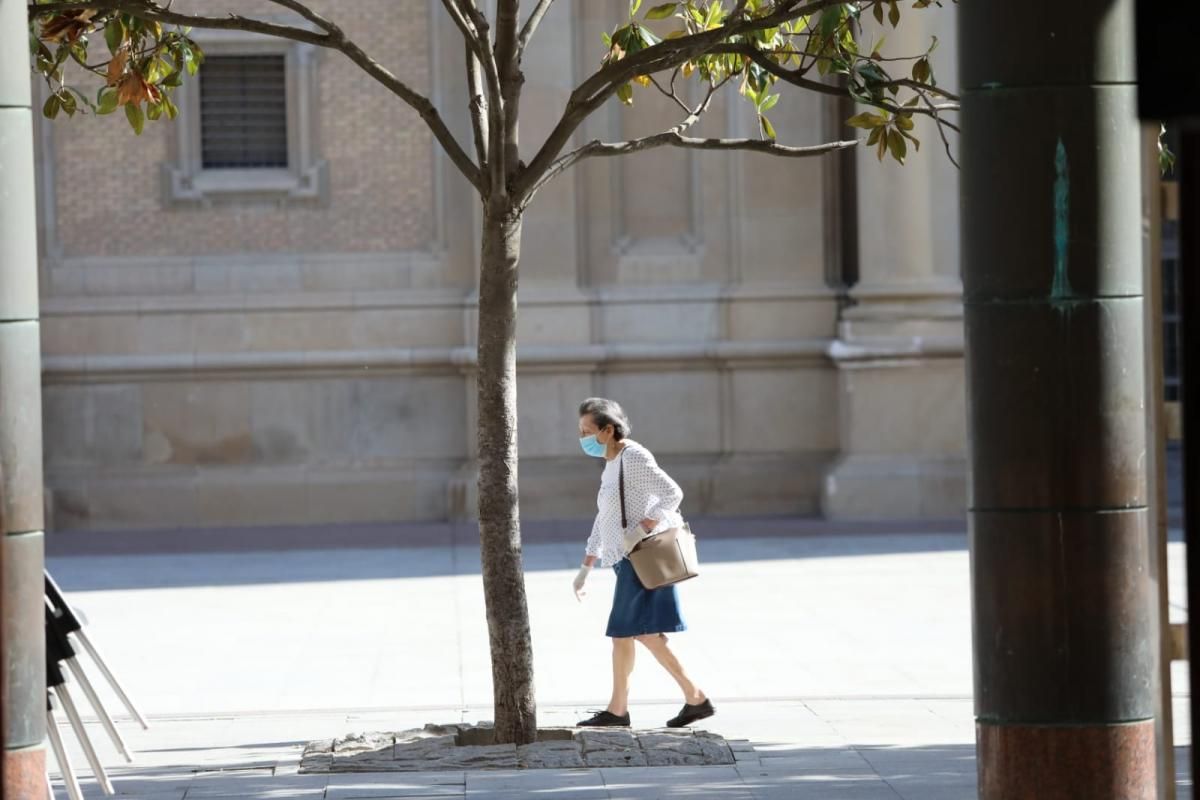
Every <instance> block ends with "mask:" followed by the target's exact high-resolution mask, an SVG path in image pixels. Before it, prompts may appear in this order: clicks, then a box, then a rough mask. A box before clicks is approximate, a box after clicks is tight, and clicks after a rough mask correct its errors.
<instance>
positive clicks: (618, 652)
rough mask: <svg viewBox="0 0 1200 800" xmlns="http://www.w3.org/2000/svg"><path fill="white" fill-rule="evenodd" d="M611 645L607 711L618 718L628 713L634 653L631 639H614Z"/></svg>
mask: <svg viewBox="0 0 1200 800" xmlns="http://www.w3.org/2000/svg"><path fill="white" fill-rule="evenodd" d="M612 643H613V656H612V665H613V691H612V700H611V701H609V703H608V710H609V712H611V713H613V714H616V715H617V716H618V717H623V716H625V714H627V713H629V676H630V675H632V674H633V660H634V656H635V655H636V651H635V649H634V646H633V639H617V638H614V639H613V640H612Z"/></svg>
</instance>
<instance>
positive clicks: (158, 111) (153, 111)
mask: <svg viewBox="0 0 1200 800" xmlns="http://www.w3.org/2000/svg"><path fill="white" fill-rule="evenodd" d="M126 108H128V106H126ZM162 114H163V107H162V103H147V104H146V116H147V117H148V118H149V119H150V120H151V121H153V120H156V119H158V118H159V117H161V116H162Z"/></svg>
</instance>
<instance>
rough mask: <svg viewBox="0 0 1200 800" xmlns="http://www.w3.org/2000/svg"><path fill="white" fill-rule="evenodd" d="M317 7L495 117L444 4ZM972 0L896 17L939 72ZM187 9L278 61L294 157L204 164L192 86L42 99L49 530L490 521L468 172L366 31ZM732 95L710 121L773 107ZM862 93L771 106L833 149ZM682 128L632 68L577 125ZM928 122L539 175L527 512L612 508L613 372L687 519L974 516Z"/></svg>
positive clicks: (531, 122) (572, 21) (539, 92)
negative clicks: (54, 108)
mask: <svg viewBox="0 0 1200 800" xmlns="http://www.w3.org/2000/svg"><path fill="white" fill-rule="evenodd" d="M313 5H314V7H315V8H317V9H318V10H320V11H323V12H327V13H328V14H329V15H331V17H333V18H335V19H337V20H338V22H339V23H340V24H341V25H342V26H343V28H345V29H346V31H347V33H348V34H349V35H351V36H352V37H355V38H357V39H358V41H359V42H360V43H361V44H362V45H363V47H364V49H366V50H367V51H368V52H369V53H370V54H371V55H373V56H374V57H375V58H376V59H377V60H378V61H380V62H381V63H382V64H384V65H385V66H386V67H388V68H389V69H390V70H392V71H393V72H394V73H395V74H396V75H398V76H400V77H401V78H403V79H404V80H406V81H408V82H409V83H410V84H412V85H414V86H415V87H417V88H419V89H420V90H421V91H422V92H427V93H428V94H429V95H430V96H431V97H432V98H433V99H434V101H435V102H436V103H437V105H438V106H439V107H440V108H441V109H442V113H443V114H444V115H445V116H446V117H447V118H448V119H449V121H450V123H451V125H452V127H453V129H454V130H455V132H456V133H457V135H458V137H459V140H460V141H462V142H469V133H468V123H467V118H466V106H467V101H466V92H465V81H464V80H463V77H462V71H463V69H462V61H463V59H462V44H461V40H460V39H459V36H458V33H457V31H456V30H454V28H453V26H452V24H451V23H450V22H449V20H448V19H447V18H446V17H445V16H444V12H443V11H442V9H441V6H440V4H439V3H437V2H431V0H393V1H392V2H384V0H361V1H360V2H357V3H353V4H349V5H345V4H334V3H332V2H329V1H328V0H320V1H319V2H315V3H314V4H313ZM624 5H625V4H624V3H623V2H609V1H608V0H604V1H603V2H601V1H599V0H598V1H597V2H594V3H593V2H588V3H582V2H573V3H572V2H564V3H559V4H557V5H556V6H555V8H554V10H553V12H552V14H551V15H550V16H549V18H548V19H547V21H546V22H545V23H544V26H543V28H542V30H541V33H540V35H539V37H538V39H537V41H536V43H535V45H534V46H533V47H532V48H531V52H530V53H529V54H528V55H527V58H526V73H527V76H528V81H527V84H526V89H525V96H524V101H523V104H522V112H523V128H522V140H523V142H525V143H527V144H526V147H531V146H532V144H531V143H534V142H536V141H538V140H539V139H540V137H541V136H543V135H544V134H545V133H546V132H547V131H548V130H549V128H550V126H551V125H552V124H553V122H554V120H555V118H556V115H557V112H558V111H560V110H561V108H562V106H563V103H564V102H565V99H566V96H567V94H568V93H569V92H570V89H571V87H572V86H573V85H574V84H575V83H577V82H578V81H579V80H581V79H582V78H583V77H584V76H585V75H586V74H588V73H590V71H592V70H594V69H595V68H596V66H597V65H598V62H599V59H600V57H601V55H602V45H601V43H600V32H601V30H608V29H611V27H612V24H613V22H614V21H616V20H617V19H618V18H619V15H620V13H621V9H622V8H624ZM278 10H279V9H278V6H274V5H272V4H267V3H261V2H260V3H257V4H250V5H249V7H248V8H246V9H245V13H258V14H259V15H260V16H272V15H277V14H278ZM951 13H952V12H946V13H941V14H937V15H934V14H925V15H913V20H914V22H916V21H917V17H918V16H920V17H921V18H922V20H924V21H923V22H919V23H918V24H914V25H913V26H910V27H909V28H908V30H907V31H905V32H904V36H905V37H906V39H907V44H909V45H912V46H914V47H915V48H916V49H921V50H923V49H924V47H925V43H926V42H927V41H928V36H929V35H930V34H931V33H938V34H940V38H941V40H942V42H943V44H942V47H941V48H940V49H939V50H938V52H937V54H936V58H937V59H939V60H940V65H941V66H940V69H941V74H942V75H944V76H947V78H946V79H948V76H949V75H950V70H951V66H952V65H953V63H954V53H953V35H952V32H953V20H952V18H951ZM289 21H290V20H289ZM922 25H924V26H926V27H924V28H922ZM930 25H934V26H937V29H936V30H935V29H933V28H930V27H928V26H930ZM194 35H195V36H196V38H197V39H198V40H199V41H200V42H201V43H202V44H203V45H204V46H205V47H206V49H207V51H208V52H209V54H210V56H213V57H219V56H222V55H224V56H229V57H233V58H234V59H235V60H236V58H237V57H242V56H250V55H258V56H267V57H273V58H276V59H281V61H276V62H273V63H282V64H283V68H284V70H285V72H284V73H281V74H284V75H285V77H283V78H281V79H280V80H281V81H282V83H281V84H280V85H279V87H278V92H282V93H283V94H284V96H286V126H287V130H286V142H283V141H282V140H281V141H280V142H279V143H277V144H279V146H280V147H286V152H287V158H286V166H285V167H282V168H278V167H276V168H272V169H270V170H258V171H256V170H254V169H234V170H220V169H214V168H209V167H207V166H205V164H206V163H207V162H206V161H205V159H206V158H207V157H208V156H207V155H206V154H207V151H206V150H205V148H206V147H208V144H207V139H206V137H211V136H213V135H215V134H213V133H212V131H213V130H214V128H213V127H212V126H213V125H214V124H215V123H214V122H213V119H208V120H207V122H206V120H205V119H204V115H205V114H206V113H209V111H207V110H206V109H208V108H210V107H209V106H207V105H205V104H206V103H207V102H209V101H208V100H206V99H205V97H204V96H202V95H201V90H200V89H199V88H198V87H197V86H196V85H194V84H193V85H192V86H189V87H186V88H185V89H184V90H181V92H180V96H179V104H180V107H181V109H182V113H181V115H180V117H179V118H178V119H177V120H175V121H173V122H170V123H166V122H159V123H149V124H148V125H147V128H146V132H145V133H144V134H143V135H142V136H140V137H137V136H134V135H133V134H132V132H131V131H130V130H129V128H128V126H127V124H126V122H125V120H124V119H123V118H122V117H121V115H113V116H109V117H100V118H85V119H79V118H76V119H74V120H68V119H59V120H56V121H54V122H48V121H46V120H40V121H39V123H38V127H39V129H38V131H37V144H38V151H39V152H38V167H39V176H38V177H39V190H40V195H39V204H40V207H39V219H40V226H41V227H40V234H41V244H42V259H41V264H40V269H41V290H42V304H43V305H42V308H43V332H44V333H43V336H44V338H43V353H44V355H43V358H44V425H45V448H46V453H45V470H46V481H47V485H48V489H49V492H48V498H49V499H48V504H49V506H50V512H51V516H50V519H51V525H52V527H53V528H57V529H63V530H65V529H108V528H117V527H119V528H129V527H174V526H220V525H243V524H303V523H329V522H353V521H389V520H428V519H433V520H437V519H455V518H468V517H470V516H471V515H472V512H473V509H474V502H475V501H474V491H475V488H474V476H475V471H476V462H475V460H474V430H475V425H476V420H475V414H474V410H473V398H474V385H473V381H474V376H473V371H472V354H473V350H474V336H475V333H474V318H475V310H474V309H475V293H474V286H475V275H476V270H477V260H476V251H477V243H478V234H477V229H478V210H477V205H476V203H475V201H474V198H473V195H472V194H471V193H470V190H469V187H468V186H467V184H466V183H465V181H463V180H462V179H461V178H460V177H459V176H458V175H457V173H456V172H455V171H454V168H453V167H452V165H450V164H449V163H448V161H447V159H446V158H445V157H444V156H442V155H441V154H440V153H439V151H438V149H437V148H436V146H435V143H434V142H433V140H432V137H431V136H430V135H429V134H428V133H427V132H426V130H425V129H424V127H423V125H422V123H421V122H420V120H419V119H418V118H417V116H416V114H415V113H413V112H412V111H410V110H409V109H408V108H407V107H406V106H404V105H403V104H402V103H401V102H400V101H399V100H397V99H395V98H393V97H392V96H391V95H390V94H389V93H388V92H387V90H385V89H384V88H382V87H381V86H378V85H376V84H374V83H373V82H372V81H371V80H370V79H369V78H367V77H365V76H364V75H363V74H362V73H361V72H360V71H359V70H358V68H357V67H356V66H354V65H353V64H351V63H350V62H349V61H348V60H347V59H345V58H343V57H341V56H340V55H339V54H336V53H327V52H319V51H317V50H316V49H313V48H308V47H305V46H300V45H289V44H284V45H280V44H278V43H264V42H262V41H259V40H255V39H254V38H253V37H245V36H238V35H228V34H212V33H208V34H206V33H205V32H203V31H195V33H194ZM889 42H890V44H889V46H890V47H894V48H903V47H905V45H906V42H904V41H901V40H900V37H899V35H898V34H893V35H892V36H891V37H889ZM268 60H269V59H268ZM229 63H230V64H233V63H234V62H232V61H231V62H229ZM203 75H204V72H203V69H202V71H201V79H203ZM944 80H945V79H944ZM726 99H727V100H728V102H719V103H717V104H716V105H715V106H714V108H713V110H712V111H711V112H710V115H709V118H708V119H706V120H705V121H704V122H703V123H702V132H703V133H705V134H707V135H720V134H727V135H753V133H754V129H753V127H754V126H753V118H752V116H750V115H749V114H748V108H746V107H744V103H741V102H735V100H737V98H735V97H733V96H732V93H730V96H729V97H728V98H726ZM276 100H278V98H276ZM851 113H852V112H851ZM847 115H848V114H847V109H846V107H845V106H844V105H839V103H838V101H836V100H831V99H830V98H825V97H817V96H809V95H806V94H802V93H795V92H789V91H787V90H785V91H784V97H783V100H782V101H781V102H780V104H779V106H778V107H777V108H776V110H775V111H773V112H772V120H773V122H774V123H775V126H776V128H777V129H778V130H779V131H780V137H781V140H783V141H786V142H788V143H796V144H810V143H817V142H820V141H825V140H827V139H829V138H830V137H841V138H845V137H847V136H848V135H850V134H851V131H850V129H847V128H844V127H842V125H841V121H842V120H843V119H844V118H845V117H846V116H847ZM676 121H677V109H676V108H674V107H672V106H671V105H670V104H668V103H667V102H665V101H662V100H661V98H656V97H654V96H653V95H652V94H650V93H649V92H647V91H645V90H639V91H638V94H637V100H636V103H635V105H634V107H633V108H632V109H624V108H622V107H619V106H617V105H616V104H612V105H610V106H609V107H606V108H604V109H602V111H601V112H600V113H599V114H597V115H596V116H595V117H594V118H593V119H592V120H590V121H589V123H588V124H587V126H586V129H585V130H584V131H582V132H581V134H580V135H581V138H594V137H598V138H602V139H617V138H627V137H629V136H632V135H639V134H641V133H644V132H649V131H650V130H652V129H657V128H661V127H663V126H664V125H669V124H673V123H674V122H676ZM204 124H209V126H210V127H208V128H205V127H204ZM219 127H220V126H217V129H219ZM923 138H924V139H925V140H926V146H925V147H923V148H922V149H921V151H920V153H918V154H914V155H913V156H912V157H911V158H910V161H909V163H908V164H907V165H906V166H904V167H899V166H897V165H895V164H891V163H884V164H879V163H877V162H876V161H875V158H874V156H873V155H871V154H866V153H858V154H853V153H852V154H849V155H847V156H845V157H843V158H840V159H839V158H837V157H829V158H823V159H806V160H786V161H785V160H777V159H773V158H771V157H769V156H763V155H751V154H716V153H696V152H693V151H679V150H657V151H653V152H649V153H643V154H638V155H636V156H633V157H628V158H624V159H605V160H600V159H596V160H592V161H588V162H584V164H582V165H581V166H580V167H578V168H576V169H575V170H574V171H572V172H568V173H566V174H564V175H563V176H561V177H559V178H558V179H557V180H556V181H555V182H554V183H553V184H551V185H550V186H549V187H547V188H546V189H545V190H544V191H543V193H542V194H541V195H539V197H538V199H537V200H536V202H535V204H534V207H533V208H532V210H531V212H530V214H529V216H528V218H527V224H526V226H525V238H524V246H523V263H522V275H521V288H520V303H521V310H520V323H519V324H520V332H519V350H518V358H519V363H520V367H519V370H520V379H519V390H518V391H519V402H520V420H519V425H520V449H521V475H520V480H521V493H522V494H521V504H522V505H521V509H522V514H523V515H524V516H525V517H526V518H568V517H581V516H587V515H588V514H589V513H590V512H589V509H590V508H592V503H593V502H594V497H595V487H596V480H597V469H596V468H597V465H596V464H594V463H591V461H590V459H587V458H585V457H584V456H583V455H582V454H581V453H580V452H579V447H578V444H577V442H576V437H577V433H576V418H575V411H576V407H577V404H578V402H579V400H580V399H582V398H584V397H587V396H590V395H607V396H611V397H614V398H617V399H619V400H620V401H621V402H622V403H623V404H625V406H626V407H627V409H628V410H629V412H630V415H631V417H632V420H633V426H634V435H635V437H636V438H638V439H639V440H641V441H643V442H644V443H646V444H647V445H648V446H650V447H651V448H652V449H653V450H654V451H655V452H656V453H657V454H658V455H659V458H660V461H661V462H662V463H663V464H664V465H665V466H666V467H667V468H668V469H669V470H670V471H671V472H672V473H673V474H674V475H675V476H676V477H677V478H678V479H679V480H680V483H681V484H682V485H683V487H684V490H685V492H686V495H687V497H686V499H685V505H684V510H685V512H687V513H690V514H694V515H695V514H753V515H765V514H781V513H786V514H824V515H827V516H829V517H834V518H850V517H858V518H862V517H890V518H895V517H909V518H916V517H949V516H955V515H958V514H960V513H961V512H962V510H963V508H964V505H965V494H964V492H965V488H964V487H965V475H964V471H965V458H964V438H965V433H964V421H963V368H962V315H961V302H960V294H961V284H960V281H959V278H958V260H957V228H958V220H957V208H958V201H957V187H956V184H955V180H956V179H955V176H954V168H953V166H952V165H951V164H950V163H949V162H948V161H947V159H946V158H945V154H944V153H943V152H942V151H941V149H940V143H939V142H938V141H937V136H936V133H935V132H934V131H933V130H932V129H928V130H926V131H925V132H924V136H923ZM850 284H852V285H850Z"/></svg>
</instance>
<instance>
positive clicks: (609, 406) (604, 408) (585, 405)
mask: <svg viewBox="0 0 1200 800" xmlns="http://www.w3.org/2000/svg"><path fill="white" fill-rule="evenodd" d="M585 414H587V415H590V416H591V418H592V421H593V422H595V423H596V427H597V428H600V429H601V430H603V429H604V428H607V427H608V426H609V425H612V426H613V435H614V436H615V437H616V439H617V441H618V442H619V441H621V440H622V439H624V438H626V437H628V436H629V433H630V431H631V430H632V429H631V427H630V425H629V417H627V416H626V415H625V409H623V408H621V404H620V403H618V402H617V401H616V400H608V399H606V398H603V397H589V398H588V399H587V400H584V401H583V402H582V403H580V404H579V416H581V417H582V416H584V415H585Z"/></svg>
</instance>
